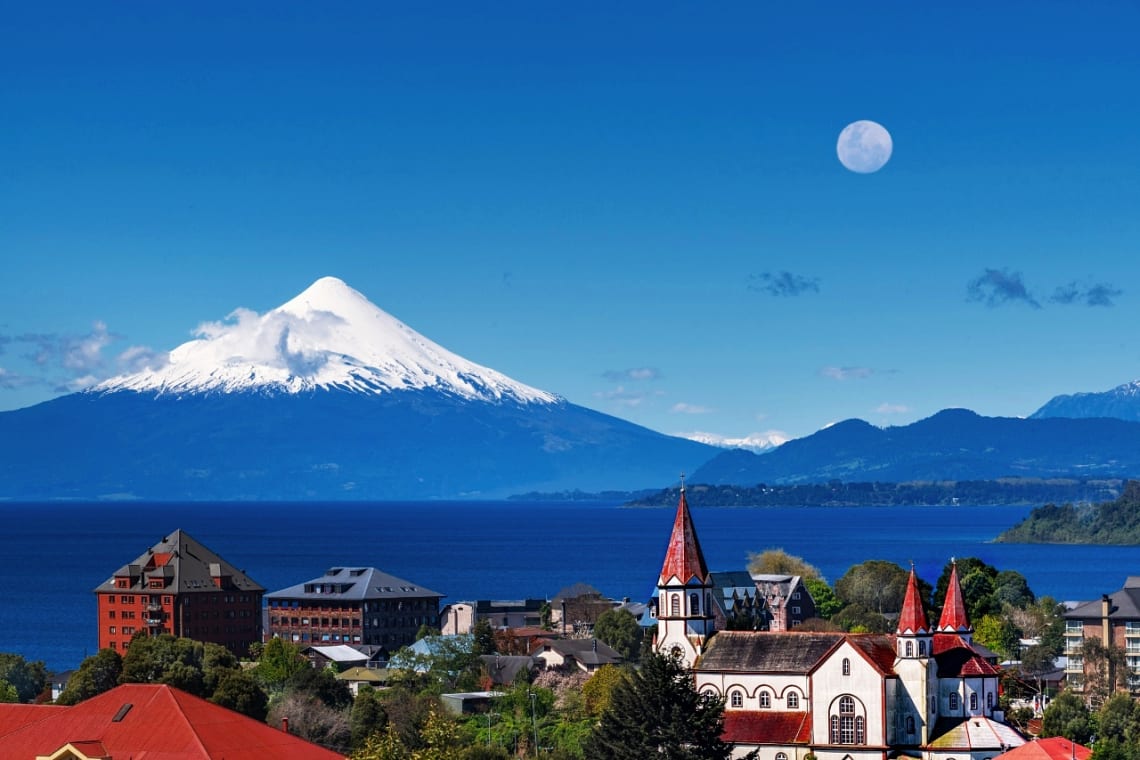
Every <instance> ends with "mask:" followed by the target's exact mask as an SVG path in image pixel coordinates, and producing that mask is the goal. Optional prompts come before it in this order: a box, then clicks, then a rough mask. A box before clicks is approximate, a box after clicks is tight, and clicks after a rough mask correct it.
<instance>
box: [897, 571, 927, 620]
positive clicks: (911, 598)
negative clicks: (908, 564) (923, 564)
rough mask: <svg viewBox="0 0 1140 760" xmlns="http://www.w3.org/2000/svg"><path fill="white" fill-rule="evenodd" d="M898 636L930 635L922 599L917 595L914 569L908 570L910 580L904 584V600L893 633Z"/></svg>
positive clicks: (916, 579)
mask: <svg viewBox="0 0 1140 760" xmlns="http://www.w3.org/2000/svg"><path fill="white" fill-rule="evenodd" d="M895 632H896V633H900V634H906V633H909V634H915V633H930V628H929V626H928V625H927V623H926V612H925V611H924V610H923V609H922V598H921V597H920V596H919V595H918V577H917V576H916V575H915V574H914V568H913V567H912V568H911V569H910V578H908V579H907V582H906V598H905V599H903V607H902V613H900V614H899V626H898V629H897V630H896V631H895Z"/></svg>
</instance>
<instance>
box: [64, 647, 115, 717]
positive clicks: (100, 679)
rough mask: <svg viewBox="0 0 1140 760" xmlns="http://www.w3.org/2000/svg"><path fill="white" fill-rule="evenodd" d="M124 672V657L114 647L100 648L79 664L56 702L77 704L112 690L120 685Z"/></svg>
mask: <svg viewBox="0 0 1140 760" xmlns="http://www.w3.org/2000/svg"><path fill="white" fill-rule="evenodd" d="M122 672H123V658H122V657H120V656H119V653H118V652H116V651H115V650H114V649H100V650H99V651H98V652H96V653H95V654H93V655H91V656H90V657H88V658H87V659H85V660H84V661H83V662H82V663H80V665H79V670H77V671H75V672H74V673H72V674H71V678H69V679H68V681H67V686H66V687H64V689H63V693H62V694H60V695H59V698H58V699H57V700H56V704H59V705H75V704H79V703H80V702H82V701H83V700H85V699H90V698H91V697H94V696H95V695H97V694H102V693H103V692H105V691H110V690H111V689H113V688H115V687H116V686H118V685H119V676H120V675H121V674H122Z"/></svg>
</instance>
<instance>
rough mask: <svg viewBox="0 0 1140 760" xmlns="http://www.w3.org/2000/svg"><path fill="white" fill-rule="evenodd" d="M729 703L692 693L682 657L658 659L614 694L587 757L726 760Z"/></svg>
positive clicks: (649, 660) (644, 664)
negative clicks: (724, 732) (725, 727)
mask: <svg viewBox="0 0 1140 760" xmlns="http://www.w3.org/2000/svg"><path fill="white" fill-rule="evenodd" d="M723 714H724V701H723V700H721V699H719V698H717V697H713V696H710V695H707V694H698V693H697V691H696V689H694V688H693V676H692V672H691V671H690V670H689V669H688V668H686V667H685V666H684V665H683V664H682V663H681V660H680V658H679V657H665V656H663V655H660V654H653V655H650V656H649V657H647V658H645V659H644V660H643V661H642V663H641V669H640V670H638V671H637V672H635V673H634V674H632V675H631V676H630V677H629V679H628V680H626V681H623V682H622V683H621V684H619V685H618V686H617V687H615V688H614V691H613V696H612V700H611V702H610V707H609V709H608V710H606V711H605V712H604V713H602V717H601V720H600V721H599V722H598V725H597V728H596V729H595V730H594V733H593V734H591V735H590V737H589V739H588V740H587V742H586V747H585V754H586V757H589V758H598V759H599V760H643V759H644V758H647V757H660V758H663V760H727V759H728V758H729V757H731V756H732V746H731V745H729V744H726V743H725V742H724V741H723V740H722V739H721V731H722V729H723Z"/></svg>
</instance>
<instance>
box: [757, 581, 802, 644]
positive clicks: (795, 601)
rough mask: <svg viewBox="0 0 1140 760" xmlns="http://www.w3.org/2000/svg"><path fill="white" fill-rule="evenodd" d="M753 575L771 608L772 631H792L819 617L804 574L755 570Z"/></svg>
mask: <svg viewBox="0 0 1140 760" xmlns="http://www.w3.org/2000/svg"><path fill="white" fill-rule="evenodd" d="M751 577H752V580H753V582H754V583H755V584H756V594H757V596H759V597H760V598H761V599H762V600H763V601H764V602H765V604H766V606H767V608H768V616H769V621H768V630H770V631H790V630H792V629H793V628H795V627H796V626H798V625H800V624H802V623H803V622H804V621H805V620H808V619H809V618H814V617H816V616H817V613H816V610H815V600H814V599H813V598H812V596H811V592H810V591H808V589H807V586H806V585H804V580H803V578H801V577H800V576H798V575H773V574H768V573H755V574H753V575H752V576H751Z"/></svg>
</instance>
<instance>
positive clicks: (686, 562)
mask: <svg viewBox="0 0 1140 760" xmlns="http://www.w3.org/2000/svg"><path fill="white" fill-rule="evenodd" d="M708 575H709V570H708V567H706V566H705V555H704V554H703V553H702V552H701V544H700V542H699V541H697V531H696V529H695V528H694V527H693V518H692V517H691V516H690V515H689V502H688V500H687V499H686V498H685V488H684V486H682V487H681V500H680V501H679V502H677V519H676V520H674V521H673V535H671V536H670V537H669V550H668V551H667V552H666V553H665V564H664V565H663V566H662V567H661V578H660V580H658V582H657V585H659V586H662V585H665V583H667V582H668V581H669V579H670V578H676V579H678V580H679V581H680V582H681V583H688V582H689V581H691V580H693V579H694V578H695V579H696V580H697V581H698V582H700V583H704V582H705V580H706V579H707V578H708Z"/></svg>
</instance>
